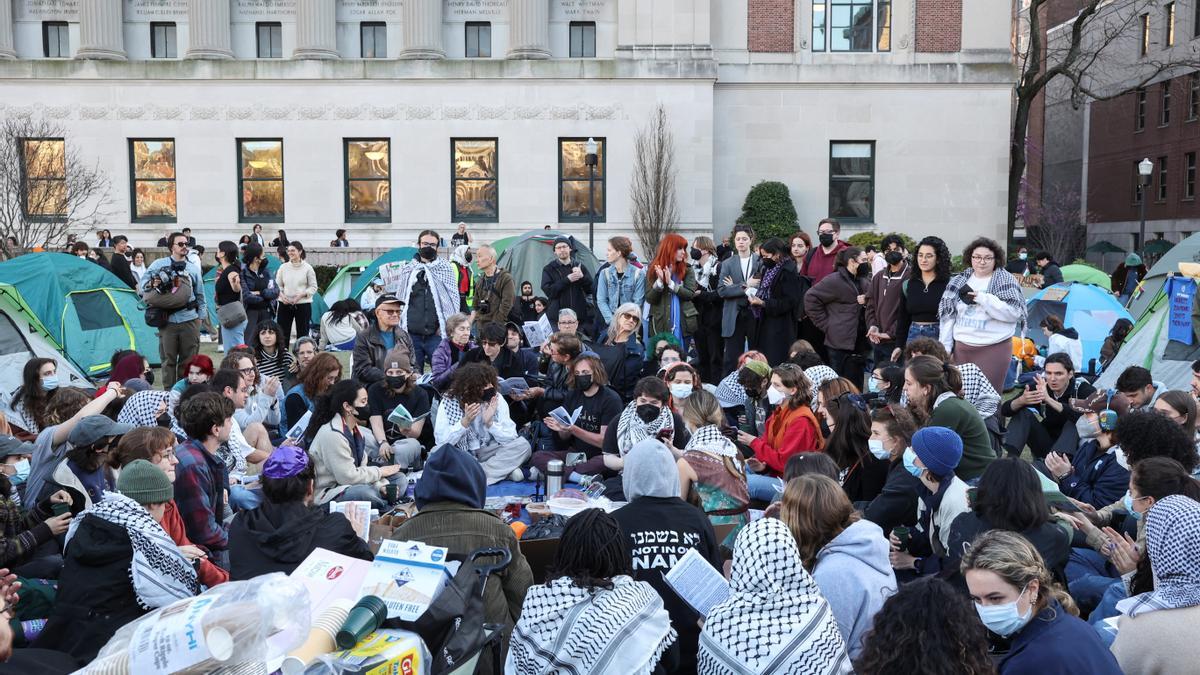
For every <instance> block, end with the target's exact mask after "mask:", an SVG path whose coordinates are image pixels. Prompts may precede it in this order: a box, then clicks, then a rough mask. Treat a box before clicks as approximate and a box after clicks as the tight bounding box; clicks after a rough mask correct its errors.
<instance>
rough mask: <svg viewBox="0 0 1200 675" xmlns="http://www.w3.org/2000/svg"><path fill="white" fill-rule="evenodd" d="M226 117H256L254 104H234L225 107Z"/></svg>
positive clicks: (235, 118) (244, 118)
mask: <svg viewBox="0 0 1200 675" xmlns="http://www.w3.org/2000/svg"><path fill="white" fill-rule="evenodd" d="M225 119H227V120H249V119H254V108H253V107H252V106H248V105H245V106H234V107H231V108H226V109H225Z"/></svg>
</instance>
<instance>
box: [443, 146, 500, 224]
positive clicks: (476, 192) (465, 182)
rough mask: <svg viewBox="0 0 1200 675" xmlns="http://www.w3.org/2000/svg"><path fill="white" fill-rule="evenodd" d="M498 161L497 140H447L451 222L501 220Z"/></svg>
mask: <svg viewBox="0 0 1200 675" xmlns="http://www.w3.org/2000/svg"><path fill="white" fill-rule="evenodd" d="M499 159H500V141H499V140H498V139H495V138H451V139H450V162H451V164H452V171H451V174H450V202H451V203H450V220H452V221H459V220H462V221H468V222H471V221H473V222H485V223H487V222H496V221H497V220H499V219H500V169H499V166H500V164H499Z"/></svg>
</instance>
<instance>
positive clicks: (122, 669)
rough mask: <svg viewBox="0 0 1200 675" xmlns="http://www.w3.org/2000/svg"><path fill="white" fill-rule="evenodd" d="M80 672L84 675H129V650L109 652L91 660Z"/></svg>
mask: <svg viewBox="0 0 1200 675" xmlns="http://www.w3.org/2000/svg"><path fill="white" fill-rule="evenodd" d="M80 672H82V673H85V675H129V652H126V651H121V652H117V653H115V654H109V655H108V656H105V657H104V658H101V659H97V660H95V661H92V662H91V663H90V664H88V666H87V668H84V669H83V670H82V671H80Z"/></svg>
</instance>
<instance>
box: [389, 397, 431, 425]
mask: <svg viewBox="0 0 1200 675" xmlns="http://www.w3.org/2000/svg"><path fill="white" fill-rule="evenodd" d="M426 417H429V413H428V412H426V413H422V414H420V415H417V416H415V417H414V416H413V414H412V413H410V412H408V408H405V407H404V404H403V403H401V404H398V405H397V406H396V409H395V410H393V411H392V414H390V415H388V418H387V421H388V423H389V424H395V425H396V426H398V427H400V428H401V429H407V428H409V427H411V426H412V425H413V424H416V423H417V422H418V421H420V420H423V419H425V418H426Z"/></svg>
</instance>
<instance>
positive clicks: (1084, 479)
mask: <svg viewBox="0 0 1200 675" xmlns="http://www.w3.org/2000/svg"><path fill="white" fill-rule="evenodd" d="M1071 466H1072V468H1073V469H1074V470H1073V471H1072V472H1071V473H1069V474H1067V476H1066V477H1065V478H1063V479H1062V480H1061V481H1059V482H1058V487H1059V489H1060V490H1062V493H1063V494H1064V495H1066V496H1068V497H1070V498H1072V499H1078V500H1079V501H1081V502H1087V503H1088V504H1091V505H1092V506H1094V507H1096V508H1098V509H1101V508H1104V507H1105V506H1108V505H1109V504H1111V503H1113V502H1115V501H1117V500H1118V499H1120V498H1121V496H1122V495H1124V494H1125V491H1126V490H1128V489H1129V471H1128V470H1127V469H1126V468H1125V467H1123V466H1121V465H1120V464H1119V463H1118V462H1117V454H1116V453H1115V452H1109V451H1106V450H1101V449H1100V444H1099V443H1098V442H1096V441H1094V440H1093V441H1084V442H1083V443H1081V444H1080V445H1079V449H1078V450H1076V451H1075V456H1074V457H1072V458H1071Z"/></svg>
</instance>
